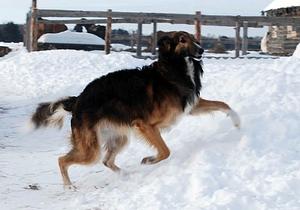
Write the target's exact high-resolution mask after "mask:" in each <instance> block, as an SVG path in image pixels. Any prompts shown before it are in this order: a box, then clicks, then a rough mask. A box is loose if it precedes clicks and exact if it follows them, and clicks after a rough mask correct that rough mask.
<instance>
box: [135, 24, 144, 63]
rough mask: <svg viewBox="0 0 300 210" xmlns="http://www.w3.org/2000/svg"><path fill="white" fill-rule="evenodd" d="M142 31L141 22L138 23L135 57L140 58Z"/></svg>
mask: <svg viewBox="0 0 300 210" xmlns="http://www.w3.org/2000/svg"><path fill="white" fill-rule="evenodd" d="M142 30H143V24H142V21H139V23H138V31H137V47H136V56H137V57H140V56H142Z"/></svg>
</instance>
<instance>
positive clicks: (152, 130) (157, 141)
mask: <svg viewBox="0 0 300 210" xmlns="http://www.w3.org/2000/svg"><path fill="white" fill-rule="evenodd" d="M133 126H134V127H135V128H136V129H137V131H138V132H139V133H140V134H141V135H142V136H143V137H144V139H145V140H146V142H147V143H148V144H149V145H150V146H153V147H155V148H156V149H157V155H156V156H150V157H145V158H144V159H143V160H142V162H141V163H142V164H154V163H157V162H159V161H161V160H164V159H166V158H168V157H169V155H170V150H169V148H168V147H167V145H166V144H165V142H164V140H163V139H162V137H161V135H160V132H159V129H158V128H157V127H155V126H152V125H149V124H147V123H145V122H143V121H140V120H138V121H135V122H134V123H133Z"/></svg>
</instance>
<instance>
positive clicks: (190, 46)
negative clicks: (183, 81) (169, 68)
mask: <svg viewBox="0 0 300 210" xmlns="http://www.w3.org/2000/svg"><path fill="white" fill-rule="evenodd" d="M158 49H159V55H160V57H170V56H172V57H174V56H175V57H178V56H180V57H191V58H193V59H196V60H200V59H201V57H202V54H203V52H204V50H203V48H202V47H201V46H200V43H199V42H198V41H197V40H196V39H195V38H194V37H193V36H192V35H191V34H189V33H187V32H184V31H179V32H172V33H169V34H168V36H163V37H162V38H161V39H160V40H159V41H158Z"/></svg>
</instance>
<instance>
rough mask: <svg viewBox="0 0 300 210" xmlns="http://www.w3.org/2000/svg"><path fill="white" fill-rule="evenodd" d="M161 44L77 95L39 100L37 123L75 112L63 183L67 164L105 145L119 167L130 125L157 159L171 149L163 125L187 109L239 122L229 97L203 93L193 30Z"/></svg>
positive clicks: (87, 158) (89, 159)
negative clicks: (151, 56)
mask: <svg viewBox="0 0 300 210" xmlns="http://www.w3.org/2000/svg"><path fill="white" fill-rule="evenodd" d="M158 47H159V58H158V61H156V62H154V63H153V64H152V65H150V66H144V67H143V68H142V69H126V70H121V71H117V72H112V73H109V74H107V75H105V76H102V77H100V78H98V79H96V80H94V81H92V82H91V83H90V84H88V85H87V86H86V88H85V89H84V90H83V92H82V93H81V94H80V95H79V96H77V97H67V98H65V99H61V100H59V101H56V102H53V103H42V104H40V105H39V107H38V108H37V110H36V112H35V113H34V114H33V116H32V121H33V123H34V124H35V126H36V128H38V127H40V126H48V125H57V126H62V124H63V117H64V114H65V113H67V112H69V113H71V114H72V120H71V128H72V135H71V142H72V146H73V148H72V149H71V151H70V152H69V153H68V154H66V155H65V156H62V157H60V158H59V166H60V170H61V174H62V177H63V181H64V185H65V186H71V181H70V178H69V176H68V167H69V166H70V165H72V164H90V163H93V162H96V161H97V160H98V159H99V156H100V154H99V153H100V148H101V146H103V148H104V149H105V152H106V154H105V157H104V160H103V163H104V165H106V166H107V167H109V168H111V169H112V170H113V171H118V170H119V168H118V167H117V166H116V165H115V163H114V162H115V158H116V155H117V154H118V153H119V152H120V150H121V149H122V148H123V147H124V146H125V145H126V143H127V134H128V131H129V130H130V129H133V130H135V131H137V132H138V133H139V134H141V135H142V137H143V138H144V139H145V140H146V142H147V143H148V144H149V145H151V146H153V147H154V148H156V150H157V154H156V155H155V156H150V157H145V158H144V159H143V160H142V163H143V164H154V163H157V162H159V161H161V160H164V159H166V158H167V157H168V156H169V154H170V151H169V149H168V147H167V145H166V144H165V142H164V140H163V139H162V137H161V135H160V129H162V128H165V127H168V126H170V125H171V124H173V123H174V122H175V120H176V118H177V117H178V116H180V115H182V114H184V113H186V114H192V115H195V114H201V113H208V112H213V111H221V112H224V113H226V114H227V115H229V116H230V118H231V119H232V121H233V123H234V125H235V126H237V127H238V126H239V124H240V121H239V117H238V115H237V114H236V113H235V112H234V111H233V110H232V109H231V108H230V107H229V106H228V105H227V104H226V103H224V102H220V101H208V100H204V99H202V98H200V89H201V80H200V78H201V75H202V73H203V71H202V65H201V56H202V53H203V49H202V48H201V47H200V45H199V43H198V42H197V41H196V40H195V39H194V38H193V37H192V36H191V35H190V34H188V33H186V32H174V33H173V34H172V36H171V37H167V36H165V37H163V38H161V39H160V40H159V42H158ZM61 111H64V113H63V112H61Z"/></svg>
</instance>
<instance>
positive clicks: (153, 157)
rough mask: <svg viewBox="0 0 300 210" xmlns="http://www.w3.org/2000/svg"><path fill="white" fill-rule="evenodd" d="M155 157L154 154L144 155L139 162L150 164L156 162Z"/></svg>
mask: <svg viewBox="0 0 300 210" xmlns="http://www.w3.org/2000/svg"><path fill="white" fill-rule="evenodd" d="M157 162H158V161H157V158H156V157H155V156H150V157H145V158H143V160H142V162H141V164H145V165H151V164H154V163H157Z"/></svg>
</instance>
